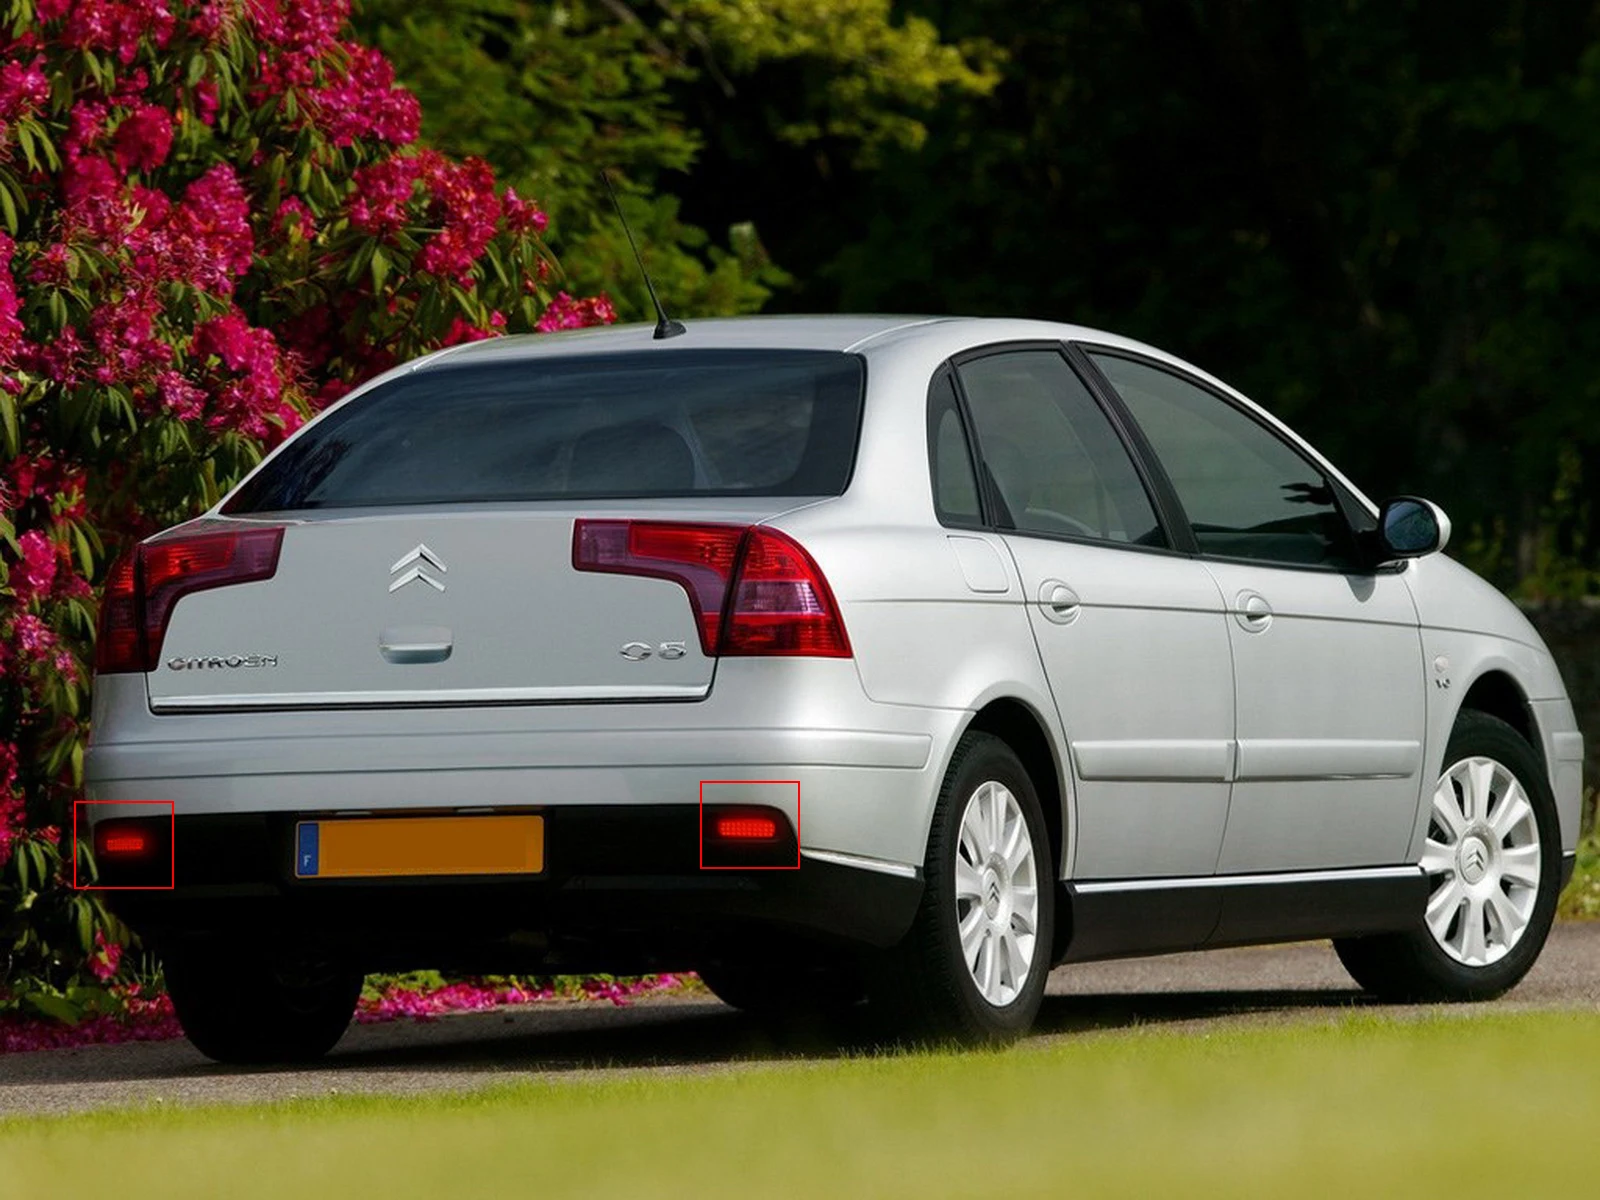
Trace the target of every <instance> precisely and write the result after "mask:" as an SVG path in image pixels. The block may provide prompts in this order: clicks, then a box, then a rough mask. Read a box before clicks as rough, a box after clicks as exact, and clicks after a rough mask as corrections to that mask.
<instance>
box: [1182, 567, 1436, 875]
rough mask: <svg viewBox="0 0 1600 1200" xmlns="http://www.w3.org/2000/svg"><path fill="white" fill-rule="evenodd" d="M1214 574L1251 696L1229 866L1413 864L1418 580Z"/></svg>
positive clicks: (1242, 731)
mask: <svg viewBox="0 0 1600 1200" xmlns="http://www.w3.org/2000/svg"><path fill="white" fill-rule="evenodd" d="M1206 568H1207V570H1208V571H1210V573H1211V574H1212V575H1213V576H1214V577H1215V578H1216V580H1217V583H1218V586H1219V587H1220V588H1221V589H1222V592H1223V595H1224V596H1225V597H1226V598H1227V604H1228V611H1229V614H1230V618H1231V619H1230V620H1229V621H1228V622H1227V628H1228V635H1229V638H1230V639H1231V643H1232V647H1233V662H1234V688H1235V692H1236V694H1237V696H1238V722H1237V729H1236V736H1237V738H1238V762H1237V767H1236V773H1235V776H1234V784H1233V793H1232V798H1231V802H1230V807H1229V812H1228V833H1227V838H1226V841H1225V843H1224V845H1223V850H1222V855H1221V859H1220V861H1219V863H1218V865H1217V870H1218V871H1220V872H1223V873H1232V872H1251V871H1272V870H1278V871H1282V870H1296V869H1312V868H1320V867H1359V866H1375V865H1380V864H1384V863H1394V862H1399V861H1402V858H1403V856H1404V854H1405V852H1406V847H1407V845H1408V844H1409V842H1410V839H1411V832H1412V828H1413V826H1414V825H1415V816H1416V809H1417V796H1418V790H1419V787H1420V785H1421V779H1420V775H1421V767H1422V749H1423V734H1424V724H1425V719H1424V701H1423V689H1424V680H1423V671H1422V646H1421V639H1420V637H1419V635H1418V630H1417V612H1416V606H1415V604H1414V603H1413V602H1412V598H1411V593H1410V592H1409V591H1408V590H1407V588H1406V585H1405V582H1404V580H1403V579H1401V578H1400V577H1399V576H1398V575H1396V574H1394V573H1392V572H1390V573H1379V574H1376V575H1359V576H1346V575H1339V574H1334V573H1332V572H1327V571H1311V570H1293V569H1289V568H1274V567H1272V566H1270V565H1268V564H1263V563H1251V564H1248V565H1246V564H1242V563H1231V562H1216V561H1212V562H1208V563H1207V564H1206ZM1250 597H1255V598H1257V599H1258V600H1264V601H1265V603H1266V605H1267V607H1268V609H1269V610H1270V611H1269V612H1268V614H1267V615H1266V616H1264V617H1262V618H1259V619H1257V620H1252V619H1251V617H1250V615H1249V614H1248V613H1246V612H1245V611H1244V609H1245V602H1246V600H1247V598H1250ZM1356 697H1359V701H1356V699H1355V698H1356Z"/></svg>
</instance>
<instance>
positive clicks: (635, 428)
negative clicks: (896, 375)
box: [224, 350, 865, 513]
mask: <svg viewBox="0 0 1600 1200" xmlns="http://www.w3.org/2000/svg"><path fill="white" fill-rule="evenodd" d="M864 381H865V368H864V365H863V363H862V360H861V359H860V358H859V357H857V356H855V355H850V354H843V353H839V352H835V351H815V350H783V351H778V350H770V351H746V350H725V351H711V350H674V351H654V352H650V351H645V352H633V353H629V354H613V355H594V356H582V357H571V358H565V357H563V358H551V359H535V360H531V361H529V360H524V361H522V362H499V363H493V364H479V365H470V366H469V365H462V366H439V367H435V368H431V369H424V370H422V371H419V372H417V373H416V374H414V375H407V376H403V377H401V378H399V379H395V380H393V381H391V382H389V383H387V384H384V385H383V386H382V387H379V388H375V389H374V390H373V391H371V392H368V393H367V394H365V395H363V396H360V397H357V398H356V399H354V400H352V401H350V402H349V403H348V404H345V405H344V406H343V407H341V408H339V409H337V410H336V411H334V412H332V413H329V414H328V416H326V417H325V418H323V419H322V420H321V421H318V422H317V423H316V424H315V425H313V426H312V427H311V428H309V429H307V430H306V432H305V433H304V434H302V435H301V436H300V437H298V438H296V439H295V440H294V441H293V442H291V443H290V444H289V445H288V446H286V447H285V448H284V450H283V452H282V453H280V454H279V455H278V456H277V457H276V458H274V459H273V460H272V461H271V462H270V463H268V464H267V466H266V467H265V468H264V469H263V470H262V471H261V472H260V473H259V474H257V475H256V476H255V477H254V478H253V479H251V480H249V481H248V482H247V483H245V484H244V486H243V487H241V488H240V489H239V490H238V491H237V492H236V493H235V494H234V495H233V497H232V498H231V499H230V500H229V501H228V503H227V504H226V505H225V506H224V511H225V512H229V513H252V512H282V511H286V510H293V509H307V508H355V507H360V506H367V505H391V504H454V503H463V502H476V501H512V500H564V499H627V498H633V497H638V498H650V497H667V496H836V495H839V494H840V493H842V492H843V491H844V489H845V485H846V484H847V483H848V482H849V480H850V470H851V467H852V465H853V463H854V460H855V450H856V438H857V434H858V432H859V430H860V426H861V401H862V391H863V385H864Z"/></svg>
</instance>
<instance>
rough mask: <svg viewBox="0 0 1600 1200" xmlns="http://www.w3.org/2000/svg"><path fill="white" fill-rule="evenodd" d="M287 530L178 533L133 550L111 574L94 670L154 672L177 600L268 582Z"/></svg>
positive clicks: (107, 672) (107, 586)
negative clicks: (198, 593) (219, 589)
mask: <svg viewBox="0 0 1600 1200" xmlns="http://www.w3.org/2000/svg"><path fill="white" fill-rule="evenodd" d="M282 544H283V530H282V528H279V527H273V528H265V529H263V528H251V529H239V530H229V531H227V532H223V533H195V534H188V535H181V534H180V535H177V536H174V537H169V538H164V539H162V540H159V541H155V542H147V543H145V544H144V545H141V546H135V547H134V548H133V550H131V551H130V552H129V553H128V554H126V555H124V556H123V557H122V558H121V559H119V560H118V561H117V563H116V564H115V565H114V566H113V567H112V568H111V571H110V574H108V575H107V576H106V589H105V595H104V597H103V598H102V600H101V602H100V636H99V638H98V640H97V641H96V644H95V664H94V667H95V670H96V671H97V672H99V673H100V674H102V675H108V674H113V673H116V672H123V671H153V670H155V668H156V664H157V663H158V662H159V661H160V660H161V643H162V641H163V640H164V639H165V638H166V635H167V623H168V622H169V621H170V620H171V619H172V610H173V608H174V607H175V606H176V605H177V603H178V601H179V600H181V599H182V598H183V597H184V596H187V595H188V594H189V593H191V592H200V591H205V590H207V589H209V588H219V587H229V586H231V585H233V584H237V583H254V582H256V581H258V580H262V579H271V578H272V576H273V575H274V574H275V573H276V571H277V569H278V551H279V549H280V547H281V546H282Z"/></svg>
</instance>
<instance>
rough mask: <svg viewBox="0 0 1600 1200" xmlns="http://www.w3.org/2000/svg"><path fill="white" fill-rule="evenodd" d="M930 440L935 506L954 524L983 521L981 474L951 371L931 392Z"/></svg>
mask: <svg viewBox="0 0 1600 1200" xmlns="http://www.w3.org/2000/svg"><path fill="white" fill-rule="evenodd" d="M928 439H929V442H930V444H931V445H932V449H933V456H932V457H933V507H934V510H935V511H936V512H937V513H938V514H939V519H940V520H942V521H946V522H949V523H951V524H954V525H976V524H979V523H980V522H981V521H982V514H981V512H980V510H979V506H978V477H977V474H976V472H975V471H974V470H973V468H972V448H971V446H970V445H968V443H967V431H966V427H965V426H964V425H963V424H962V423H961V410H960V408H959V406H958V404H957V402H956V385H955V383H954V381H952V380H951V378H950V376H949V375H948V374H945V375H941V376H939V378H938V379H936V380H934V382H933V387H932V388H931V389H930V390H929V393H928Z"/></svg>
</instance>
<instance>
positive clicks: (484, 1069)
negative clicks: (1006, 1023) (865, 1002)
mask: <svg viewBox="0 0 1600 1200" xmlns="http://www.w3.org/2000/svg"><path fill="white" fill-rule="evenodd" d="M1355 1007H1359V1008H1361V1009H1363V1010H1364V1011H1369V1012H1379V1013H1383V1012H1394V1013H1417V1012H1428V1011H1434V1010H1429V1009H1415V1008H1407V1009H1393V1008H1388V1007H1385V1006H1382V1005H1378V1004H1372V1003H1369V1002H1368V1001H1366V1000H1365V999H1364V997H1363V996H1362V994H1361V993H1360V992H1359V991H1357V990H1356V989H1355V988H1354V986H1353V985H1352V984H1351V982H1350V979H1349V977H1348V976H1346V975H1345V973H1344V971H1343V969H1342V968H1341V967H1340V965H1339V961H1338V959H1337V958H1335V957H1334V954H1333V950H1332V948H1331V947H1329V946H1328V945H1327V944H1326V943H1303V944H1299V945H1294V946H1281V947H1270V948H1252V949H1244V950H1220V951H1212V952H1210V953H1207V954H1179V955H1168V956H1165V957H1161V958H1146V959H1127V960H1122V961H1118V962H1108V963H1087V964H1081V965H1075V966H1068V967H1063V968H1060V969H1058V970H1057V971H1056V972H1055V974H1054V975H1052V977H1051V979H1050V987H1049V991H1048V994H1047V995H1046V998H1045V1002H1044V1007H1043V1010H1042V1011H1041V1013H1040V1017H1039V1022H1038V1025H1037V1028H1036V1031H1035V1033H1034V1034H1033V1035H1032V1037H1031V1038H1030V1041H1029V1044H1047V1043H1049V1042H1050V1041H1052V1040H1055V1039H1059V1038H1063V1037H1073V1036H1083V1035H1085V1034H1092V1033H1094V1032H1096V1031H1104V1030H1121V1029H1129V1028H1134V1027H1137V1026H1147V1025H1155V1024H1161V1025H1172V1026H1176V1027H1180V1028H1181V1027H1185V1026H1187V1027H1191V1028H1195V1029H1197V1030H1198V1029H1213V1028H1218V1027H1236V1026H1244V1025H1251V1024H1267V1023H1279V1022H1290V1021H1317V1020H1325V1019H1328V1018H1329V1017H1330V1016H1332V1015H1336V1014H1337V1013H1338V1012H1340V1011H1341V1010H1348V1009H1351V1008H1355ZM1515 1009H1557V1010H1571V1011H1582V1012H1600V922H1596V923H1590V924H1582V923H1577V924H1563V925H1560V926H1557V928H1556V930H1555V932H1554V933H1553V935H1552V936H1551V939H1550V942H1549V944H1548V945H1547V946H1546V948H1545V951H1544V954H1543V955H1542V956H1541V957H1540V959H1539V962H1538V963H1537V964H1536V965H1535V967H1534V969H1533V971H1532V972H1530V973H1529V975H1528V977H1527V979H1525V980H1524V981H1523V983H1522V984H1521V986H1520V987H1518V988H1517V989H1516V990H1515V991H1513V992H1512V993H1510V995H1508V996H1506V997H1505V998H1503V999H1501V1000H1499V1001H1496V1002H1495V1003H1493V1004H1490V1005H1474V1006H1470V1007H1456V1008H1451V1009H1450V1010H1448V1011H1450V1012H1452V1013H1457V1014H1460V1015H1461V1016H1462V1017H1463V1018H1470V1016H1472V1015H1473V1014H1476V1013H1483V1012H1493V1011H1506V1010H1515ZM853 1049H856V1050H859V1049H860V1047H859V1046H857V1047H853V1046H852V1045H851V1044H850V1039H849V1036H848V1034H846V1035H845V1037H844V1041H843V1044H841V1042H840V1040H839V1039H838V1037H837V1036H836V1035H827V1036H819V1035H817V1034H816V1033H815V1032H809V1033H808V1032H803V1031H802V1032H800V1033H798V1034H796V1035H794V1036H792V1037H788V1038H785V1039H782V1040H774V1037H773V1036H772V1034H770V1033H769V1032H768V1031H767V1030H765V1029H763V1028H762V1027H761V1026H759V1025H758V1024H757V1023H756V1022H754V1021H752V1020H750V1019H749V1018H747V1017H745V1016H744V1015H742V1014H740V1013H737V1012H735V1011H734V1010H732V1009H730V1008H727V1007H725V1006H724V1005H722V1004H720V1003H719V1002H717V1001H716V1000H713V999H711V998H709V997H706V996H704V995H699V996H666V997H660V998H654V999H642V1000H638V1001H634V1002H633V1003H631V1004H630V1005H628V1006H626V1007H621V1008H618V1007H613V1006H612V1005H610V1004H605V1003H595V1002H578V1003H547V1004H541V1005H533V1006H528V1007H523V1008H517V1009H511V1010H500V1011H495V1012H489V1013H472V1014H462V1015H457V1016H449V1017H444V1018H441V1019H439V1020H437V1021H433V1022H426V1023H412V1022H409V1021H406V1022H395V1023H391V1024H383V1025H362V1026H355V1027H353V1028H352V1029H351V1030H350V1032H349V1033H347V1034H346V1035H345V1038H344V1040H343V1041H342V1042H340V1044H339V1045H338V1046H337V1047H336V1048H335V1049H334V1051H333V1053H332V1054H330V1055H329V1056H328V1058H327V1059H326V1060H324V1062H322V1063H321V1064H319V1065H318V1066H317V1067H315V1068H314V1069H309V1070H308V1069H260V1068H250V1069H241V1068H231V1067H220V1066H217V1065H216V1064H215V1063H212V1062H209V1061H208V1060H206V1059H205V1058H202V1057H201V1056H200V1054H199V1053H198V1052H196V1051H195V1050H194V1049H193V1048H191V1047H190V1046H189V1044H188V1043H187V1042H185V1041H172V1042H153V1043H152V1042H143V1043H134V1044H129V1045H121V1046H91V1047H85V1048H82V1049H77V1050H46V1051H39V1052H36V1053H30V1054H8V1055H3V1056H0V1116H9V1115H20V1114H63V1113H72V1112H82V1111H86V1110H89V1109H95V1108H103V1107H108V1106H120V1105H129V1104H133V1105H146V1104H160V1105H168V1104H199V1103H246V1102H252V1101H262V1100H280V1099H287V1098H290V1097H296V1096H318V1095H326V1094H329V1093H348V1092H378V1093H390V1094H408V1093H410V1094H415V1093H431V1092H439V1091H444V1090H463V1089H472V1088H479V1087H484V1086H488V1085H492V1084H500V1083H506V1082H512V1081H523V1080H533V1079H539V1080H566V1081H571V1082H593V1081H596V1080H601V1079H611V1078H620V1077H623V1076H627V1075H636V1074H639V1073H670V1072H679V1073H682V1072H702V1071H711V1070H739V1069H743V1068H746V1067H748V1066H749V1065H751V1064H756V1063H762V1062H772V1061H777V1060H789V1061H795V1060H799V1061H808V1060H809V1061H819V1060H824V1059H828V1058H831V1057H835V1056H837V1055H839V1054H841V1053H848V1052H851V1051H852V1050H853Z"/></svg>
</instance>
